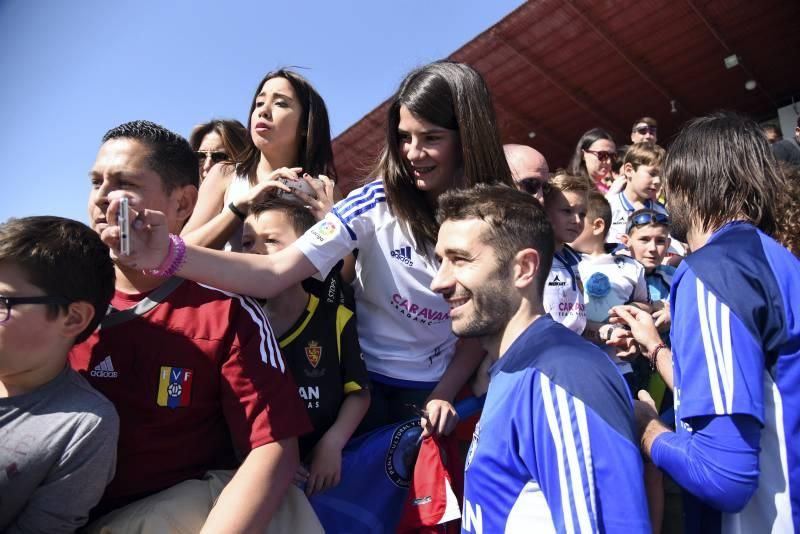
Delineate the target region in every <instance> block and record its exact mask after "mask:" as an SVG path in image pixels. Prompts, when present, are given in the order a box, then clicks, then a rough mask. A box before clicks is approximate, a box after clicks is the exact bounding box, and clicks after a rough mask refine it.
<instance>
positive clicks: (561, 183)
mask: <svg viewBox="0 0 800 534" xmlns="http://www.w3.org/2000/svg"><path fill="white" fill-rule="evenodd" d="M550 185H551V188H550V191H549V192H548V194H547V195H546V196H545V199H544V201H545V204H547V198H548V197H550V196H551V195H553V194H554V193H555V192H556V191H559V192H561V193H588V192H589V191H590V190H592V189H594V185H593V184H592V183H591V182H589V180H588V179H587V178H585V177H584V176H575V175H574V174H568V173H567V172H565V171H563V170H559V171H556V173H555V175H554V176H553V178H552V179H551V180H550Z"/></svg>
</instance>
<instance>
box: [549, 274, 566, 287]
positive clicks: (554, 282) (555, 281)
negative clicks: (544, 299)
mask: <svg viewBox="0 0 800 534" xmlns="http://www.w3.org/2000/svg"><path fill="white" fill-rule="evenodd" d="M547 285H548V286H565V285H567V283H566V282H563V281H562V280H561V279H560V278H559V277H558V275H555V276H554V277H553V279H552V280H550V281H549V282H547Z"/></svg>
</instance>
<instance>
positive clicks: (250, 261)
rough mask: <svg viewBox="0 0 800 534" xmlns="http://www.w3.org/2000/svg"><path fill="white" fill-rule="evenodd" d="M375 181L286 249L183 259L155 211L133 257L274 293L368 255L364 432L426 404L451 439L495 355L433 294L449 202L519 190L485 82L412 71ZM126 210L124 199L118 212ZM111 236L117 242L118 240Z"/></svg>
mask: <svg viewBox="0 0 800 534" xmlns="http://www.w3.org/2000/svg"><path fill="white" fill-rule="evenodd" d="M374 176H377V177H379V178H378V179H376V180H374V181H372V182H370V183H368V184H367V185H365V186H363V187H361V188H359V189H356V190H354V191H352V192H351V193H350V195H349V196H348V197H347V198H346V199H344V200H342V201H341V202H339V203H337V204H336V206H335V207H334V208H333V210H332V212H331V213H329V214H328V215H327V216H326V217H325V219H324V220H322V221H320V222H319V223H317V224H316V225H315V226H314V227H312V228H311V229H310V230H309V231H308V232H306V233H305V234H304V235H303V236H302V237H301V238H300V239H299V240H298V241H296V242H295V243H294V244H293V245H291V246H289V247H287V248H285V249H284V250H282V251H280V252H278V253H276V254H273V255H268V256H251V255H238V254H237V255H229V254H224V253H221V252H218V251H213V250H208V249H201V248H197V247H192V246H188V247H186V250H185V257H183V256H184V254H183V253H182V247H181V246H174V247H171V248H168V246H167V244H168V242H169V241H170V240H169V239H167V236H166V230H164V229H163V226H161V225H160V222H159V221H160V219H159V218H158V216H157V215H155V214H146V215H144V216H143V218H144V219H145V222H146V223H148V224H149V227H148V228H149V231H147V232H141V231H136V232H134V233H135V234H136V236H135V242H134V245H133V247H132V248H133V250H134V253H133V255H131V256H129V257H124V258H121V261H125V262H127V263H129V264H130V263H135V264H136V265H138V266H139V267H156V266H158V265H161V266H162V267H163V266H164V263H165V262H166V263H169V265H168V266H167V267H166V268H167V269H168V271H170V272H173V271H174V272H177V274H178V275H180V276H182V277H185V278H189V279H192V280H197V281H201V282H203V283H207V284H210V285H212V286H214V287H217V288H221V289H225V290H230V291H236V292H239V293H242V294H247V295H254V296H258V297H265V298H268V297H270V296H272V295H275V294H276V293H278V292H280V291H281V290H282V289H283V288H285V287H287V286H289V285H290V284H293V283H297V282H298V281H300V280H303V279H304V278H306V277H308V276H311V275H312V274H314V273H315V272H317V271H319V272H321V273H323V274H325V273H328V272H329V271H330V270H331V268H332V267H333V266H334V265H335V264H336V263H337V262H338V261H339V259H340V258H342V257H344V256H345V255H347V254H349V253H350V252H352V251H353V250H354V249H355V248H358V249H359V251H360V252H359V255H358V259H357V261H356V279H355V281H354V283H353V285H354V287H355V295H356V301H357V303H358V333H359V338H360V341H361V348H362V351H363V353H364V359H365V361H366V364H367V368H368V370H369V371H370V376H371V378H372V382H373V390H372V404H371V406H370V411H369V412H368V414H367V416H366V418H365V421H364V424H363V425H362V427H375V426H379V425H381V424H385V423H389V422H393V421H397V420H401V419H403V418H407V417H413V416H414V414H415V413H418V410H419V409H420V408H421V409H423V410H424V413H425V421H424V424H425V427H426V432H431V433H440V432H442V433H447V432H449V431H450V430H451V429H452V428H453V426H454V424H455V422H456V419H457V418H456V416H455V411H454V409H453V406H452V400H453V398H454V396H455V395H456V393H457V392H458V390H459V389H460V388H461V387H462V386H463V385H464V383H465V382H466V380H467V378H468V377H469V376H470V374H471V373H472V372H473V371H474V370H475V369H476V367H477V366H478V364H479V363H480V360H481V358H482V356H483V352H482V350H481V349H480V347H479V345H478V343H477V340H474V339H462V340H459V339H457V338H456V337H455V336H454V335H453V333H452V331H451V327H450V309H449V306H448V304H447V303H446V302H445V301H444V299H442V298H441V296H440V295H438V294H436V293H434V292H433V291H431V290H430V284H431V281H432V280H433V277H434V276H435V274H436V271H437V268H438V262H437V260H436V259H435V257H434V253H433V248H434V244H435V242H436V238H437V234H438V231H439V225H438V223H437V222H436V219H435V216H434V214H435V211H436V207H437V199H438V197H439V195H440V194H441V193H443V192H444V191H447V190H449V189H453V188H468V187H471V186H473V185H475V184H478V183H488V184H496V183H502V184H506V185H509V186H512V179H511V172H510V170H509V168H508V165H507V163H506V159H505V156H504V154H503V149H502V146H501V144H500V138H499V135H498V132H497V127H496V123H495V115H494V110H493V107H492V102H491V97H490V95H489V91H488V89H487V87H486V85H485V83H484V81H483V79H482V78H481V76H480V75H479V74H478V73H477V72H476V71H475V70H474V69H472V68H471V67H469V66H467V65H464V64H461V63H454V62H450V61H441V62H436V63H432V64H429V65H426V66H424V67H422V68H419V69H417V70H414V71H413V72H411V73H410V74H409V75H408V76H406V78H405V79H404V80H403V82H402V83H401V85H400V88H399V89H398V91H397V93H395V95H394V96H393V97H392V99H391V103H390V105H389V108H388V114H387V121H386V145H385V147H384V149H383V151H382V154H381V157H380V160H379V162H378V164H377V167H376V169H375V173H374ZM116 206H117V202H112V204H111V206H110V210H112V211H111V214H112V215H115V211H116ZM140 217H142V216H140ZM109 220H116V216H114V217H113V218H110V219H109ZM106 238H107V241H109V243H112V245H113V246H116V240H115V238H114V236H113V235H112V234H110V233H107V235H106ZM234 256H235V257H234ZM165 258H166V259H165ZM173 264H174V268H170V266H173ZM464 305H470V303H469V302H466V303H465V304H464Z"/></svg>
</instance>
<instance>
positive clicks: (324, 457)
mask: <svg viewBox="0 0 800 534" xmlns="http://www.w3.org/2000/svg"><path fill="white" fill-rule="evenodd" d="M314 223H316V220H315V219H314V216H313V215H311V213H310V212H309V211H308V210H307V209H306V208H305V207H303V206H302V205H300V204H297V203H296V202H292V201H290V200H287V199H282V198H276V199H272V200H269V201H267V202H262V203H259V204H255V205H254V206H253V207H252V208H251V209H250V214H249V215H248V216H247V219H245V222H244V232H243V233H242V251H243V252H247V253H251V254H275V253H276V252H278V251H281V250H283V249H284V248H286V247H288V246H289V245H291V244H292V243H294V242H295V241H297V238H299V237H300V236H301V235H303V234H304V233H305V232H306V231H308V229H309V228H311V227H312V226H314ZM263 308H264V311H265V312H266V314H267V317H268V318H269V322H270V325H271V326H272V330H273V332H274V333H275V336H276V337H277V339H278V344H279V345H280V347H281V352H282V353H283V357H284V359H285V360H286V361H287V365H288V366H289V369H290V370H291V371H292V375H293V376H294V381H295V383H297V386H298V391H299V393H300V398H301V399H302V401H303V404H304V405H305V407H306V411H307V412H308V415H309V417H310V419H311V424H312V425H313V426H314V431H313V432H311V433H310V434H306V435H304V436H302V437H301V438H300V440H299V443H300V460H301V462H302V464H301V466H300V467H299V468H298V477H297V479H298V480H299V481H300V482H301V483H303V484H305V486H306V494H307V495H311V494H313V493H317V492H320V491H324V490H326V489H328V488H331V487H333V486H335V485H337V484H338V483H339V479H340V477H341V466H342V448H344V446H345V444H346V443H347V441H348V440H349V439H350V437H351V436H352V435H353V432H354V431H355V429H356V427H358V425H359V423H361V420H362V419H363V418H364V414H366V413H367V409H368V408H369V379H368V378H367V368H366V367H365V366H364V360H363V358H362V357H361V347H360V345H359V343H358V333H357V332H356V318H355V315H354V313H353V310H350V309H348V308H346V307H345V306H343V305H341V304H340V303H339V301H338V299H335V298H334V299H333V302H331V301H330V299H327V298H325V297H322V298H320V297H317V296H316V295H314V294H311V293H309V292H307V291H306V290H305V289H303V286H302V285H301V284H295V285H294V286H292V287H289V288H287V289H285V290H284V291H282V292H281V293H280V294H278V295H276V296H274V297H272V298H270V299H269V300H268V301H266V302H265V303H264V304H263Z"/></svg>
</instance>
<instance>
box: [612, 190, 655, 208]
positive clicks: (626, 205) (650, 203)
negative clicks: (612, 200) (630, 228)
mask: <svg viewBox="0 0 800 534" xmlns="http://www.w3.org/2000/svg"><path fill="white" fill-rule="evenodd" d="M619 201H620V203H621V204H622V207H623V208H624V209H625V211H627V212H628V213H631V212H634V211H636V208H634V207H633V204H631V203H630V201H629V200H628V197H626V196H625V193H624V192H622V191H620V192H619ZM642 204H644V207H645V208H647V209H649V210H652V209H654V208H653V200H652V199H650V198H648V199H647V200H645V201H644V202H642Z"/></svg>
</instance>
